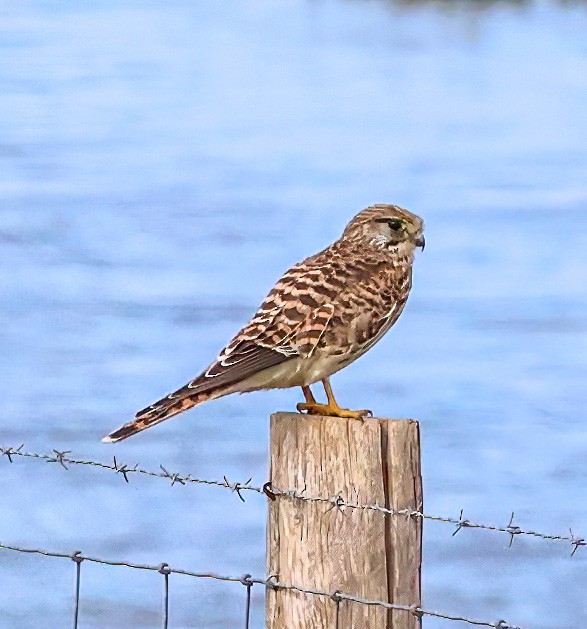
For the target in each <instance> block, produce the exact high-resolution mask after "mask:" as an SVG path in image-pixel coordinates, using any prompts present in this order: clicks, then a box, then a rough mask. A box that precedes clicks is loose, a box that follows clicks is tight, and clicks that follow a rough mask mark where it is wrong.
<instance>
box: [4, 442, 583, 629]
mask: <svg viewBox="0 0 587 629" xmlns="http://www.w3.org/2000/svg"><path fill="white" fill-rule="evenodd" d="M0 458H5V459H6V460H7V461H9V462H10V463H13V462H14V461H15V460H17V459H21V460H27V461H31V462H32V461H37V462H46V463H56V464H58V465H59V466H60V467H62V468H63V469H65V470H68V471H69V470H70V469H71V467H75V466H87V467H91V468H93V469H98V470H102V471H107V472H111V473H114V474H117V475H120V476H121V477H122V479H123V480H124V481H125V482H126V483H129V482H130V478H132V476H133V475H141V476H144V477H148V478H160V479H165V480H167V481H169V482H170V483H171V485H172V486H173V485H178V486H184V487H185V486H188V485H194V484H196V485H208V486H212V487H218V488H223V489H228V490H229V491H231V492H233V493H236V495H237V496H238V497H239V498H240V500H242V501H243V502H244V501H245V497H244V496H245V494H246V492H252V493H255V494H258V495H264V496H266V497H267V498H268V499H270V500H277V499H281V500H305V501H311V502H321V503H324V504H328V505H329V508H330V509H332V508H336V509H339V510H341V511H344V510H345V509H364V510H371V511H378V512H381V513H384V514H391V515H394V516H398V517H407V518H421V519H424V520H430V521H434V522H440V523H444V524H449V525H451V526H452V527H453V532H452V535H456V534H457V533H458V532H459V531H461V530H462V529H464V528H467V529H471V530H485V531H490V532H493V533H500V534H506V535H508V536H510V546H511V545H512V542H513V540H514V538H515V537H517V536H519V535H524V536H528V537H532V538H536V539H540V540H546V541H554V542H564V543H567V544H570V545H571V547H572V552H571V556H572V555H574V554H575V552H576V551H577V549H578V548H580V547H582V546H585V545H587V542H586V541H585V539H584V538H582V537H577V536H575V535H574V534H573V532H572V531H571V530H569V535H553V534H548V533H541V532H538V531H535V530H533V529H523V528H521V527H520V526H518V525H516V524H514V514H513V513H512V514H511V516H510V517H509V521H508V523H507V524H506V525H503V526H499V525H493V524H481V523H478V522H473V521H471V520H469V519H468V518H465V517H464V516H463V511H461V512H460V514H459V516H458V517H444V516H435V515H430V514H426V513H423V512H422V511H419V510H414V509H388V508H386V507H382V506H381V505H377V504H357V503H352V502H349V501H347V500H345V499H344V498H343V497H342V495H337V496H330V497H329V496H309V495H307V494H306V492H304V491H302V492H295V491H292V490H288V489H280V488H277V487H273V486H272V485H271V484H270V483H265V484H264V485H263V486H262V487H256V486H253V485H251V480H252V479H249V480H248V481H246V482H245V483H240V482H231V481H229V480H228V479H227V478H226V477H224V478H223V480H221V481H218V480H210V479H202V478H196V477H194V476H192V475H191V474H187V475H182V474H178V473H172V472H169V471H168V470H167V469H166V468H165V467H163V466H162V465H161V466H160V469H159V471H150V470H145V469H143V468H141V467H139V466H138V465H134V466H129V465H127V464H122V463H120V462H119V461H118V460H117V459H116V457H114V459H113V462H112V463H103V462H99V461H91V460H84V459H77V458H73V457H72V456H71V452H70V451H65V452H62V451H59V450H52V452H51V454H43V453H36V452H27V451H26V450H25V449H24V445H21V446H19V447H17V448H15V447H12V446H7V447H0ZM0 549H4V550H8V551H13V552H17V553H26V554H30V555H42V556H45V557H53V558H61V559H70V560H71V561H73V562H74V564H75V587H74V608H73V627H74V629H78V624H79V617H80V597H81V581H82V578H81V577H82V563H83V562H88V563H98V564H102V565H106V566H123V567H126V568H132V569H135V570H148V571H152V572H157V573H159V574H161V575H162V577H163V594H162V599H163V612H162V627H163V628H164V629H168V627H169V617H170V605H169V589H170V576H171V575H183V576H185V577H191V578H197V579H212V580H216V581H224V582H230V583H239V584H241V585H242V586H244V587H245V600H244V622H243V626H244V627H245V629H250V626H251V625H250V623H251V594H252V589H253V586H255V585H260V586H264V587H265V588H273V589H278V590H290V591H295V592H299V593H303V594H307V595H311V596H319V597H326V598H329V599H330V600H331V601H332V604H333V605H335V606H336V612H337V614H336V618H337V629H346V628H343V627H338V611H339V609H340V605H341V603H342V602H347V603H349V604H355V605H368V606H373V605H376V606H380V607H383V608H386V609H391V610H398V611H403V612H405V613H406V614H413V615H416V616H418V617H420V618H422V617H424V616H429V617H434V618H440V619H443V620H449V621H456V622H461V623H465V624H469V625H473V626H477V627H490V628H494V629H521V628H520V627H517V626H515V625H510V624H508V623H507V622H506V621H505V620H502V619H499V620H497V621H495V622H488V621H483V620H474V619H471V618H466V617H464V616H459V615H451V614H445V613H441V612H436V611H432V610H428V609H423V608H421V607H419V606H418V605H400V604H394V603H388V602H386V601H380V600H370V599H365V598H361V597H359V596H355V595H353V594H350V593H345V592H342V591H340V590H337V591H335V592H326V591H324V590H319V589H314V588H309V587H304V586H302V585H298V584H288V583H282V582H280V581H279V580H278V576H277V575H269V576H268V577H266V578H254V577H252V576H251V575H250V574H245V575H244V576H241V577H237V576H226V575H221V574H217V573H214V572H195V571H191V570H185V569H181V568H173V567H170V566H169V565H168V564H167V563H161V564H158V565H147V564H139V563H135V562H131V561H127V560H111V559H104V558H98V557H91V556H87V555H84V554H83V553H82V552H81V551H75V552H73V553H66V552H54V551H49V550H44V549H38V548H25V547H21V546H18V545H14V544H6V543H1V542H0Z"/></svg>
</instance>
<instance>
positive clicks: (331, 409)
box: [296, 402, 373, 421]
mask: <svg viewBox="0 0 587 629" xmlns="http://www.w3.org/2000/svg"><path fill="white" fill-rule="evenodd" d="M296 408H297V410H298V413H304V412H305V413H306V414H307V415H325V416H327V417H345V418H349V419H360V420H361V421H362V420H364V419H365V417H373V413H372V412H371V411H369V410H367V409H362V410H360V411H351V410H350V409H348V408H340V407H339V406H333V405H330V404H318V403H315V404H312V403H308V402H305V403H304V402H300V403H299V404H298V405H297V406H296Z"/></svg>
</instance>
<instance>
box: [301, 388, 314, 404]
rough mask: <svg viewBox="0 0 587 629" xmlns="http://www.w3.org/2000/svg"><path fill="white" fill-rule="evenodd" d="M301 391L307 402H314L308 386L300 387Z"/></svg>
mask: <svg viewBox="0 0 587 629" xmlns="http://www.w3.org/2000/svg"><path fill="white" fill-rule="evenodd" d="M302 391H303V392H304V397H305V398H306V402H307V403H308V404H316V400H315V399H314V396H313V395H312V389H310V387H302Z"/></svg>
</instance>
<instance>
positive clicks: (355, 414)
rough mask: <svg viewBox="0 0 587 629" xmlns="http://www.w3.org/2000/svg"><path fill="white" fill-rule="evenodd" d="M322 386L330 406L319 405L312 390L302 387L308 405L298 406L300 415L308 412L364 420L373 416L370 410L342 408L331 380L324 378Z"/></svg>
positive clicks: (309, 413)
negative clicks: (336, 398)
mask: <svg viewBox="0 0 587 629" xmlns="http://www.w3.org/2000/svg"><path fill="white" fill-rule="evenodd" d="M322 384H323V385H324V391H325V392H326V397H327V399H328V404H317V403H316V401H315V400H314V396H313V395H312V393H311V391H310V388H309V387H302V390H304V396H305V397H306V403H305V404H298V405H297V409H298V411H299V412H300V413H301V412H302V411H306V412H307V413H308V415H327V416H329V417H348V418H350V419H363V418H364V417H367V416H368V415H372V413H371V411H368V410H361V411H351V410H349V409H347V408H340V406H339V405H338V403H337V401H336V400H335V398H334V393H333V391H332V387H331V386H330V380H329V379H328V378H324V379H323V380H322ZM306 388H307V390H308V393H309V396H308V393H306V390H305V389H306Z"/></svg>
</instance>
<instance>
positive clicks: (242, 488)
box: [0, 445, 587, 556]
mask: <svg viewBox="0 0 587 629" xmlns="http://www.w3.org/2000/svg"><path fill="white" fill-rule="evenodd" d="M70 454H71V452H70V451H64V452H60V451H59V450H53V451H52V454H38V453H35V452H26V451H25V450H24V445H21V446H19V447H18V448H14V447H11V446H7V447H0V457H6V458H7V459H8V460H9V461H10V462H11V463H12V462H13V457H21V458H24V459H29V460H31V459H32V460H38V461H46V462H47V463H57V464H59V465H61V467H63V468H64V469H66V470H68V469H69V468H68V465H82V466H88V467H92V468H96V469H101V470H106V471H111V472H114V473H115V474H120V475H121V476H122V477H123V479H124V480H125V481H126V482H127V483H128V482H129V478H130V477H131V476H132V474H139V475H142V476H146V477H151V478H162V479H166V480H168V481H170V483H171V485H176V484H177V485H183V486H185V485H187V484H189V483H195V484H200V485H209V486H213V487H221V488H223V489H228V490H230V491H231V492H234V493H236V494H237V496H238V497H239V498H240V500H242V501H243V502H244V501H245V498H244V492H247V491H249V492H253V493H257V494H265V495H266V496H267V497H268V498H269V499H270V500H275V499H276V498H277V497H282V498H286V499H290V500H305V501H308V502H320V503H324V504H328V505H329V508H330V509H334V508H337V509H339V510H342V511H344V510H345V509H355V510H367V511H378V512H381V513H385V514H390V515H396V516H405V517H408V518H420V519H422V520H429V521H432V522H442V523H445V524H450V525H452V526H453V527H454V531H453V535H456V534H457V533H458V532H459V531H461V530H462V529H465V528H467V529H472V530H484V531H491V532H494V533H504V534H506V535H509V536H510V546H511V545H512V543H513V541H514V538H515V537H517V536H527V537H533V538H538V539H543V540H550V541H555V542H565V543H567V544H570V545H571V546H572V552H571V556H573V555H574V554H575V553H576V552H577V549H578V548H580V547H582V546H586V545H587V541H586V540H585V538H583V537H579V536H576V535H575V534H574V533H573V531H572V530H571V529H569V534H568V535H553V534H548V533H541V532H539V531H536V530H533V529H523V528H521V527H520V526H518V525H517V524H514V513H511V515H510V517H509V521H508V524H505V525H494V524H483V523H480V522H474V521H472V520H470V519H469V518H465V517H464V516H463V511H461V512H460V514H459V516H457V517H450V516H437V515H430V514H428V513H424V512H422V511H420V510H418V509H390V508H387V507H383V506H381V505H378V504H359V503H354V502H350V501H348V500H345V499H344V498H343V497H342V495H340V494H339V495H336V496H330V497H328V496H310V495H308V494H307V493H306V492H305V491H302V492H300V491H294V490H290V489H279V488H276V487H273V486H272V485H271V483H270V482H268V483H265V484H264V485H263V486H262V487H255V486H253V485H251V481H252V479H251V478H249V480H247V481H246V482H245V483H240V482H231V481H229V480H228V479H227V478H226V477H224V478H223V480H221V481H218V480H209V479H202V478H196V477H194V476H192V475H191V474H187V475H181V474H178V473H176V472H169V471H168V470H167V469H166V468H165V467H163V465H160V466H159V467H160V470H161V471H159V472H153V471H149V470H145V469H143V468H140V467H139V466H138V465H134V466H129V465H127V464H123V463H120V462H119V461H118V460H117V459H116V457H113V462H112V463H111V464H109V463H102V462H99V461H89V460H83V459H74V458H72V457H71V456H69V455H70Z"/></svg>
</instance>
